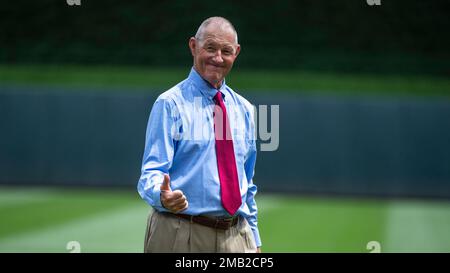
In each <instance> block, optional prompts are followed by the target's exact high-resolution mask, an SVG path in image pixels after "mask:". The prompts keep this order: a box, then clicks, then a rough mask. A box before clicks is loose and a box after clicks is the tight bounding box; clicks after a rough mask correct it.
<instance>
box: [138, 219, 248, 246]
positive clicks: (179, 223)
mask: <svg viewBox="0 0 450 273" xmlns="http://www.w3.org/2000/svg"><path fill="white" fill-rule="evenodd" d="M144 252H147V253H148V252H186V253H187V252H256V244H255V240H254V238H253V233H252V231H251V229H250V226H249V224H248V223H247V220H245V218H243V217H239V221H238V223H237V224H236V225H235V226H233V227H231V228H229V229H228V230H221V229H214V228H211V227H206V226H203V225H199V224H197V223H191V222H190V221H189V220H185V219H182V218H178V217H174V216H171V215H167V214H166V213H160V212H157V211H154V212H153V213H151V214H150V215H149V218H148V223H147V232H146V235H145V245H144Z"/></svg>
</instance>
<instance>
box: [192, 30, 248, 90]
mask: <svg viewBox="0 0 450 273" xmlns="http://www.w3.org/2000/svg"><path fill="white" fill-rule="evenodd" d="M202 38H203V39H202V40H198V39H196V38H194V37H192V38H191V39H190V40H189V47H190V49H191V52H192V55H193V56H194V68H195V69H196V70H197V72H198V73H199V74H200V75H201V76H202V77H203V78H204V79H205V80H207V81H208V82H209V83H211V85H213V86H214V87H216V88H218V87H219V86H220V85H221V83H222V80H223V79H224V78H225V76H226V75H227V74H228V72H230V70H231V68H232V67H233V63H234V61H235V60H236V57H237V56H238V54H239V51H240V46H239V45H238V44H236V40H235V34H234V32H233V30H231V29H230V28H226V29H221V28H219V27H217V26H214V25H209V26H208V27H206V28H205V31H204V35H203V37H202Z"/></svg>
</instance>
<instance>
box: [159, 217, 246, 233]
mask: <svg viewBox="0 0 450 273" xmlns="http://www.w3.org/2000/svg"><path fill="white" fill-rule="evenodd" d="M168 214H170V215H173V216H176V217H179V218H183V219H185V220H188V221H190V222H191V223H197V224H199V225H203V226H207V227H210V228H216V229H222V230H227V229H229V228H231V227H232V226H235V225H236V224H237V223H238V218H239V216H234V217H229V218H211V217H207V216H201V215H188V214H180V213H168Z"/></svg>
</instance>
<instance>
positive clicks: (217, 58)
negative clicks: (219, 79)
mask: <svg viewBox="0 0 450 273" xmlns="http://www.w3.org/2000/svg"><path fill="white" fill-rule="evenodd" d="M213 60H214V61H215V62H217V63H223V58H222V51H220V50H217V51H216V53H215V55H214V58H213Z"/></svg>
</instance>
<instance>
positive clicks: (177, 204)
mask: <svg viewBox="0 0 450 273" xmlns="http://www.w3.org/2000/svg"><path fill="white" fill-rule="evenodd" d="M160 189H161V203H162V205H163V207H164V208H165V209H167V210H170V211H171V212H173V213H180V212H182V211H183V210H185V209H187V207H188V201H187V200H186V196H184V194H183V192H182V191H180V190H174V191H172V189H171V188H170V176H169V175H168V174H164V182H163V183H162V185H161V188H160Z"/></svg>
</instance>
